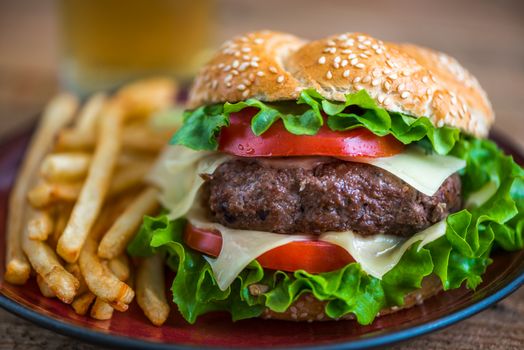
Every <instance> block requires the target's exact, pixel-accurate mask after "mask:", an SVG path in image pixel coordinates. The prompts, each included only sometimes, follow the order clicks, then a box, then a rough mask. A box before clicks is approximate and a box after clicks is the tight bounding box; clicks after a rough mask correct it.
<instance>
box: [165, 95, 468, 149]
mask: <svg viewBox="0 0 524 350" xmlns="http://www.w3.org/2000/svg"><path fill="white" fill-rule="evenodd" d="M245 108H255V109H257V110H258V111H257V112H256V114H255V115H254V116H253V118H252V119H251V130H252V131H253V134H255V135H257V136H260V135H261V134H263V133H264V132H266V131H267V130H268V129H269V128H270V127H271V125H273V124H274V123H275V122H277V121H278V120H282V122H283V123H284V127H285V129H286V130H287V131H289V132H290V133H292V134H296V135H315V134H316V133H317V132H318V130H319V129H320V127H321V126H322V125H323V124H324V120H325V119H327V126H328V127H329V128H330V129H332V130H338V131H344V130H351V129H354V128H358V127H365V128H367V129H368V130H370V131H371V132H373V133H374V134H375V135H378V136H385V135H393V136H394V137H395V138H397V139H398V140H399V141H401V142H402V143H404V144H409V143H412V142H418V141H425V142H427V143H429V144H430V145H431V148H432V149H434V150H435V152H437V153H439V154H447V153H448V152H449V151H451V149H453V147H454V146H455V144H456V143H457V141H458V140H459V138H460V131H459V130H458V129H456V128H450V127H446V126H445V127H441V128H437V127H435V126H433V124H432V123H431V121H430V120H429V119H428V118H426V117H420V118H415V117H412V116H409V115H406V114H402V113H397V112H388V111H387V110H385V109H383V108H381V107H379V106H378V105H377V103H376V102H375V100H373V99H372V98H371V97H370V96H369V94H368V93H367V92H366V90H360V91H358V92H356V93H354V94H348V95H346V100H345V102H332V101H328V100H326V99H325V98H324V97H323V96H322V95H320V94H319V93H318V92H317V91H315V90H314V89H308V90H303V91H302V92H301V93H300V96H299V98H298V100H297V101H285V102H279V103H265V102H262V101H259V100H256V99H248V100H246V101H241V102H237V103H228V102H226V103H225V104H224V105H213V106H207V107H200V108H197V109H195V110H193V111H189V112H187V115H186V117H185V122H184V124H183V125H182V127H181V128H180V129H179V130H178V131H177V133H175V135H174V136H173V139H172V140H171V144H181V145H185V146H187V147H189V148H193V149H195V150H216V149H217V147H218V143H217V140H216V137H217V135H218V132H219V131H220V129H221V128H222V127H224V126H228V125H229V116H230V114H231V113H235V112H239V111H241V110H243V109H245Z"/></svg>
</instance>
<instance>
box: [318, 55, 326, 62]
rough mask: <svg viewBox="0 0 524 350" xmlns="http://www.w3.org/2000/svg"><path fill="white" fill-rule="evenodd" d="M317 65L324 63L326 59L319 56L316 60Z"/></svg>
mask: <svg viewBox="0 0 524 350" xmlns="http://www.w3.org/2000/svg"><path fill="white" fill-rule="evenodd" d="M318 63H319V64H324V63H326V58H325V57H324V56H321V57H320V58H319V59H318Z"/></svg>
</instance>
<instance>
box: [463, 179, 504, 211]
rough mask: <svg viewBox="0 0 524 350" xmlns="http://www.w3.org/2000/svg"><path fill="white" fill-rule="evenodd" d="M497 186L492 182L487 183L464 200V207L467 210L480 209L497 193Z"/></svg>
mask: <svg viewBox="0 0 524 350" xmlns="http://www.w3.org/2000/svg"><path fill="white" fill-rule="evenodd" d="M497 189H498V186H497V183H496V182H494V181H489V182H487V183H486V184H485V185H484V186H482V187H481V188H480V189H478V190H477V191H475V192H473V193H471V194H470V195H469V197H468V199H466V203H465V204H464V206H465V207H466V208H468V209H471V208H476V207H480V206H481V205H482V204H484V203H486V202H487V201H488V200H489V199H490V198H491V197H493V195H494V194H495V193H496V192H497Z"/></svg>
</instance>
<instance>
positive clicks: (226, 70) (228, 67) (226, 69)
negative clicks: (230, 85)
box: [224, 64, 231, 72]
mask: <svg viewBox="0 0 524 350" xmlns="http://www.w3.org/2000/svg"><path fill="white" fill-rule="evenodd" d="M230 70H231V66H230V65H229V64H228V65H227V66H225V67H224V72H228V71H230Z"/></svg>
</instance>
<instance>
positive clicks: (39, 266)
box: [22, 209, 80, 304]
mask: <svg viewBox="0 0 524 350" xmlns="http://www.w3.org/2000/svg"><path fill="white" fill-rule="evenodd" d="M29 211H32V209H29ZM22 247H23V249H24V252H25V253H26V255H27V257H28V258H29V261H30V262H31V266H32V267H33V269H34V270H35V271H36V273H37V274H39V275H40V276H41V277H42V278H43V279H44V281H45V282H46V284H47V285H48V286H49V288H50V289H51V290H52V291H53V293H55V295H56V296H57V298H58V299H60V300H61V301H63V302H64V303H66V304H69V303H71V302H72V301H73V298H74V297H75V295H76V292H77V290H78V287H79V285H80V282H79V281H78V280H77V279H76V278H75V277H74V276H73V275H72V274H70V273H69V272H67V271H66V269H65V268H64V267H63V266H62V264H61V263H60V261H59V260H58V257H57V256H56V254H55V252H54V251H53V249H51V247H49V245H47V243H45V242H42V241H38V240H33V239H30V238H29V233H28V232H27V229H26V230H24V235H23V241H22Z"/></svg>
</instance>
